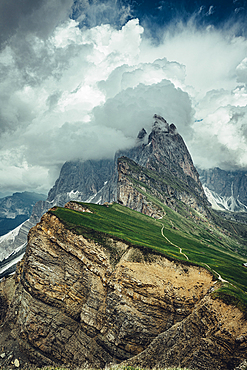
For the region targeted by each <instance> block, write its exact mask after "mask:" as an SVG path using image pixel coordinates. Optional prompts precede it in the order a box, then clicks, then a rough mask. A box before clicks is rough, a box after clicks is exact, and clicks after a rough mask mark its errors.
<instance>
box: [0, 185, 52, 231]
mask: <svg viewBox="0 0 247 370" xmlns="http://www.w3.org/2000/svg"><path fill="white" fill-rule="evenodd" d="M45 199H46V196H45V195H44V194H37V193H31V192H27V191H25V192H23V193H14V194H13V195H12V196H7V197H4V198H2V199H0V236H2V235H5V234H7V233H8V232H9V231H11V230H13V229H14V228H15V227H17V226H19V225H20V224H21V223H22V222H24V221H26V220H27V219H28V218H29V217H30V216H31V214H32V210H33V206H34V205H35V204H36V203H37V202H38V201H39V200H45Z"/></svg>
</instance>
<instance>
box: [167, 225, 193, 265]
mask: <svg viewBox="0 0 247 370" xmlns="http://www.w3.org/2000/svg"><path fill="white" fill-rule="evenodd" d="M163 230H164V225H162V228H161V235H162V236H163V238H165V239H166V240H167V241H168V243H170V244H171V245H173V246H174V247H176V248H178V249H179V252H180V254H182V255H183V256H184V257H185V258H187V260H188V259H189V257H188V256H186V254H185V253H183V252H182V248H181V247H179V246H178V245H176V244H174V243H172V242H171V241H170V240H169V239H168V238H167V237H166V236H165V235H164V232H163Z"/></svg>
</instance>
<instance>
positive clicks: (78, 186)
mask: <svg viewBox="0 0 247 370" xmlns="http://www.w3.org/2000/svg"><path fill="white" fill-rule="evenodd" d="M113 168H114V162H113V160H111V159H103V160H87V161H79V160H78V161H73V162H66V163H65V164H64V165H63V167H62V169H61V171H60V175H59V178H58V179H57V181H56V183H55V185H54V186H53V188H52V189H51V190H50V191H49V194H48V198H47V201H49V202H52V203H53V205H58V206H62V207H63V206H64V204H65V203H66V202H68V201H70V200H77V201H84V202H85V201H87V202H91V201H93V202H94V203H97V202H99V203H101V201H100V196H99V197H98V198H97V199H96V197H97V194H98V193H99V192H100V191H101V189H102V188H103V187H104V185H106V182H107V181H109V180H110V178H111V176H112V174H113Z"/></svg>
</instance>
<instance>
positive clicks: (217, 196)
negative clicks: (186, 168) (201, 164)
mask: <svg viewBox="0 0 247 370" xmlns="http://www.w3.org/2000/svg"><path fill="white" fill-rule="evenodd" d="M198 171H199V174H200V179H201V182H202V184H203V186H204V187H205V189H206V193H207V195H208V199H209V201H210V202H211V203H212V205H213V208H215V209H218V210H222V211H232V212H239V211H241V212H247V195H246V194H247V172H246V171H224V170H221V169H220V168H217V167H216V168H212V169H209V170H200V169H198Z"/></svg>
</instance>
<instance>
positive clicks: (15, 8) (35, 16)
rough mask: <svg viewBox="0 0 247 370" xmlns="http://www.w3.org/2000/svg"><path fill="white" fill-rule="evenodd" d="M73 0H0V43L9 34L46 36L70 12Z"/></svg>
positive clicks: (4, 41) (4, 40)
mask: <svg viewBox="0 0 247 370" xmlns="http://www.w3.org/2000/svg"><path fill="white" fill-rule="evenodd" d="M72 4H73V0H52V1H49V0H35V1H33V0H2V1H1V2H0V45H2V46H3V44H5V43H6V42H7V41H8V40H9V39H10V37H11V36H13V35H17V36H19V38H21V37H23V36H26V35H27V34H28V33H34V34H36V35H37V36H38V37H41V38H46V37H48V36H49V34H50V32H51V31H52V30H53V29H54V27H55V26H56V25H57V24H58V23H59V22H61V21H63V20H64V19H65V18H66V17H68V15H69V14H70V12H71V6H72Z"/></svg>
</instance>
